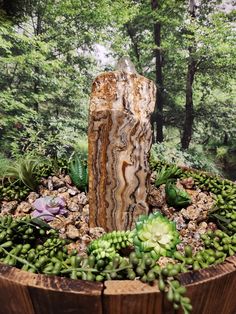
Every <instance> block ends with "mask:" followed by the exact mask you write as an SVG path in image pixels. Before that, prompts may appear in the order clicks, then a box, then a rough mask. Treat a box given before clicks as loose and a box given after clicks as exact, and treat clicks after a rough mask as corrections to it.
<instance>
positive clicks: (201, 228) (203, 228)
mask: <svg viewBox="0 0 236 314" xmlns="http://www.w3.org/2000/svg"><path fill="white" fill-rule="evenodd" d="M207 227H208V225H207V223H206V222H205V221H203V222H201V223H200V224H199V228H198V230H197V231H198V233H200V234H203V233H206V231H207Z"/></svg>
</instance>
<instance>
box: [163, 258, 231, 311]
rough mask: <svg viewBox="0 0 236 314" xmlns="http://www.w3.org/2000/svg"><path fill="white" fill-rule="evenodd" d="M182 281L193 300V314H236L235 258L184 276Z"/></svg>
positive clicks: (181, 277)
mask: <svg viewBox="0 0 236 314" xmlns="http://www.w3.org/2000/svg"><path fill="white" fill-rule="evenodd" d="M180 279H181V282H182V283H183V284H185V285H186V288H187V296H188V297H190V299H191V302H192V305H193V312H192V314H215V313H217V314H236V297H235V289H236V257H235V256H233V257H229V258H228V259H227V260H226V261H225V262H224V263H222V264H220V265H217V266H211V267H209V268H207V269H203V270H200V271H194V272H189V273H186V274H182V275H181V276H180ZM178 313H179V314H180V313H181V311H179V312H178ZM168 314H169V313H168Z"/></svg>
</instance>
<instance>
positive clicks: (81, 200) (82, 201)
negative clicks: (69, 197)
mask: <svg viewBox="0 0 236 314" xmlns="http://www.w3.org/2000/svg"><path fill="white" fill-rule="evenodd" d="M77 198H78V202H79V204H82V205H85V204H87V203H88V198H87V195H86V194H85V193H84V192H81V193H79V194H78V196H77Z"/></svg>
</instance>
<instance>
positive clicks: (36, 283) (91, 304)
mask: <svg viewBox="0 0 236 314" xmlns="http://www.w3.org/2000/svg"><path fill="white" fill-rule="evenodd" d="M179 279H180V281H181V282H182V284H184V285H185V286H186V287H187V295H188V296H189V297H190V298H191V302H192V305H193V311H192V314H235V313H236V298H235V288H236V256H233V257H229V258H227V260H226V261H225V262H224V263H222V264H219V265H216V266H211V267H209V268H207V269H203V270H200V271H193V272H188V273H185V274H181V275H180V276H179ZM0 302H1V303H0V314H77V313H80V314H81V313H82V314H89V313H92V314H93V313H94V314H180V313H181V314H182V312H181V311H178V312H175V311H174V310H173V307H172V305H171V304H170V303H168V302H167V301H166V299H165V298H164V296H163V294H162V293H160V291H159V290H158V288H157V286H149V285H146V284H143V283H141V282H140V281H138V280H136V281H106V282H105V283H104V284H103V283H96V282H89V281H81V280H70V279H67V278H60V277H54V276H44V275H37V274H31V273H28V272H25V271H21V270H19V269H16V268H13V267H10V266H5V265H3V264H0Z"/></svg>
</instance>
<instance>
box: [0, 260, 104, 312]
mask: <svg viewBox="0 0 236 314" xmlns="http://www.w3.org/2000/svg"><path fill="white" fill-rule="evenodd" d="M102 291H103V284H102V283H97V282H90V281H82V280H72V279H67V278H61V277H56V276H45V275H37V274H31V273H28V272H25V271H22V270H20V269H17V268H13V267H9V266H5V265H1V264H0V302H1V306H0V314H21V313H22V314H44V313H45V314H59V313H60V314H77V313H78V312H79V313H80V314H87V313H96V314H102V299H101V295H102ZM19 310H20V311H21V312H19Z"/></svg>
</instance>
